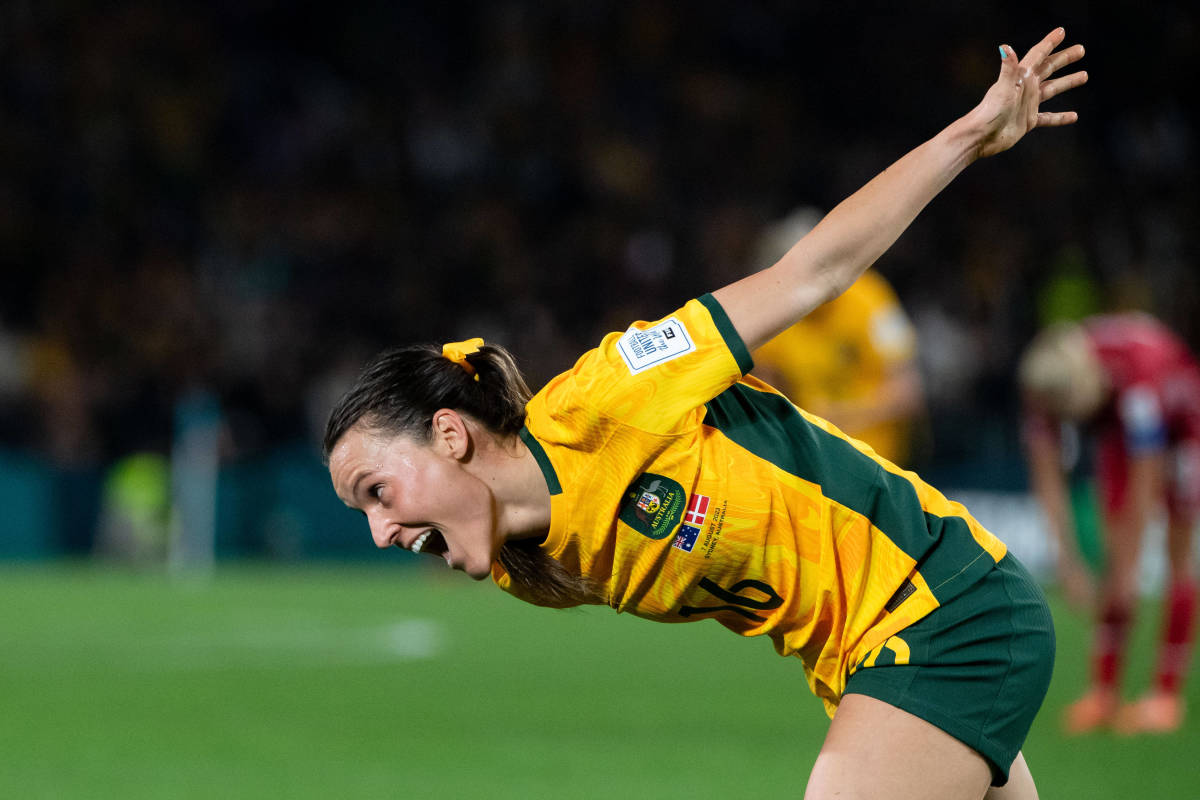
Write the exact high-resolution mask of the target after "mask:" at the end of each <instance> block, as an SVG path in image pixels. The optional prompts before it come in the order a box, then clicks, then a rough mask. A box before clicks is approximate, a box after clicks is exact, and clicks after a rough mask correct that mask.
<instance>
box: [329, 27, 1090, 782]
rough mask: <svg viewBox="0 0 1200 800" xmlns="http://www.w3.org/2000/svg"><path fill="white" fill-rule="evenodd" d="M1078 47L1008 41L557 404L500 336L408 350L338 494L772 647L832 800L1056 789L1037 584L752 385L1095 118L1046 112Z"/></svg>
mask: <svg viewBox="0 0 1200 800" xmlns="http://www.w3.org/2000/svg"><path fill="white" fill-rule="evenodd" d="M1064 35H1065V34H1064V32H1063V30H1062V29H1061V28H1060V29H1057V30H1055V31H1053V32H1052V33H1050V34H1049V35H1047V36H1046V38H1044V39H1043V40H1042V41H1041V42H1039V43H1038V44H1037V45H1035V46H1034V47H1033V48H1032V49H1031V50H1030V51H1029V52H1028V53H1027V54H1026V55H1025V57H1024V58H1022V59H1020V60H1018V57H1017V55H1016V53H1015V52H1014V51H1013V49H1012V48H1011V47H1008V46H1003V47H1001V48H1000V57H1001V62H1000V76H999V78H998V79H997V81H996V82H995V84H993V85H992V86H991V87H990V88H989V89H988V91H987V93H986V94H985V95H984V97H983V99H982V101H981V102H980V103H979V105H978V106H976V107H975V108H974V109H973V110H972V111H971V112H969V113H968V114H967V115H966V116H964V117H962V118H960V119H959V120H957V121H955V122H954V123H952V124H951V125H950V126H948V127H947V128H946V129H944V130H943V131H942V132H941V133H939V134H937V135H936V136H935V137H934V138H932V139H931V140H929V141H928V142H926V143H924V144H922V145H921V146H919V147H917V148H916V149H915V150H913V151H912V152H910V153H908V154H907V155H905V156H904V157H903V158H901V159H900V160H899V161H897V162H896V163H895V164H893V165H892V166H890V167H889V168H888V169H886V170H885V171H884V172H883V173H881V174H880V175H878V176H877V177H875V178H874V179H873V180H872V181H870V182H869V183H868V184H867V185H866V186H864V187H863V188H862V189H860V190H859V191H857V192H855V193H854V194H853V195H851V196H850V197H849V198H847V199H846V200H845V201H843V202H842V203H840V204H839V205H838V206H837V207H836V208H834V209H833V210H832V211H831V212H830V213H829V214H828V215H827V216H826V217H825V219H824V220H823V221H822V222H821V223H820V224H819V225H818V226H817V227H816V228H814V229H813V230H812V231H811V232H810V233H809V234H807V235H806V236H805V237H804V238H803V239H801V240H800V241H799V242H798V243H797V244H796V245H795V246H794V247H793V248H792V249H791V250H790V251H789V252H788V253H787V254H786V255H784V256H783V258H781V259H780V260H779V262H777V263H776V264H774V265H773V266H771V267H769V268H767V269H765V270H763V271H761V272H758V273H755V274H753V275H750V276H748V277H746V278H743V279H741V280H739V281H737V282H736V283H733V284H731V285H729V286H726V287H724V288H722V289H719V290H717V291H716V292H714V293H712V294H709V295H704V296H703V297H700V298H699V299H695V300H691V301H690V302H688V303H687V304H686V305H684V306H683V307H682V308H680V309H678V310H677V311H675V312H673V313H671V314H670V315H668V316H666V317H664V318H663V319H661V320H658V321H656V322H649V323H646V322H637V323H634V324H633V325H632V326H631V327H630V328H629V329H628V330H627V331H625V332H624V333H612V334H610V335H608V336H606V337H605V338H604V340H603V341H602V342H601V343H600V346H599V347H597V348H596V349H594V350H591V351H589V352H587V353H585V354H584V355H583V356H582V357H581V358H580V359H579V361H578V362H577V363H576V365H575V367H574V368H573V369H571V370H570V371H568V372H566V373H563V374H562V375H559V376H558V377H557V378H554V379H553V380H551V381H550V382H549V383H548V384H547V385H546V386H545V388H543V389H542V390H541V391H540V392H538V393H537V394H536V395H535V396H533V397H532V398H530V396H529V391H528V389H527V388H526V387H525V384H524V381H523V380H522V379H521V377H520V374H519V373H518V371H517V369H516V366H515V364H514V363H513V361H512V359H511V357H510V356H509V355H508V354H507V352H506V351H504V350H503V349H502V348H499V347H496V346H494V345H485V344H483V343H482V341H481V340H472V341H469V342H462V343H455V344H452V345H446V346H444V347H443V348H437V347H430V346H416V347H408V348H400V349H396V350H392V351H389V352H387V353H384V354H383V355H381V356H380V357H379V358H378V359H376V360H375V361H374V362H373V363H372V364H371V365H369V366H368V367H367V368H366V370H365V371H364V373H363V374H362V376H361V377H360V378H359V380H358V382H357V383H356V385H355V386H354V387H352V388H351V390H350V391H349V392H348V393H347V395H346V396H345V397H344V398H343V399H342V400H341V401H340V402H339V403H338V405H337V407H336V408H335V409H334V410H333V412H332V413H331V416H330V419H329V423H328V426H327V428H326V434H325V453H326V457H327V459H328V463H329V470H330V474H331V477H332V479H333V484H334V487H335V489H336V491H337V493H338V495H339V496H340V497H341V498H342V500H343V501H344V502H345V503H346V504H347V505H348V506H350V507H353V508H357V509H360V510H361V511H363V512H364V514H365V515H366V517H367V520H368V522H369V525H370V529H371V535H372V537H373V538H374V540H375V543H376V544H377V545H379V546H380V547H390V546H398V547H403V548H407V549H409V550H411V551H413V552H423V553H428V554H432V555H434V556H437V557H439V558H442V559H444V560H445V562H446V563H447V564H448V565H449V566H450V567H452V568H454V569H459V570H462V571H464V572H466V573H467V574H468V575H470V576H471V577H473V578H476V579H483V578H485V577H488V576H490V577H492V579H493V580H494V581H495V582H496V583H497V584H498V585H499V586H500V587H501V588H502V589H504V590H506V591H508V592H511V593H512V594H514V595H516V596H517V597H520V598H522V599H525V600H528V601H530V602H533V603H537V604H539V605H545V606H554V607H565V606H571V605H578V604H581V603H596V604H608V605H610V606H612V607H613V608H615V609H617V610H618V611H628V612H631V613H633V614H636V615H638V616H642V617H647V618H650V619H656V620H661V621H664V622H685V621H690V620H696V619H706V618H710V617H711V618H713V619H715V620H717V621H718V622H720V623H721V624H722V625H724V626H726V627H728V628H730V629H732V630H733V631H735V632H737V633H739V634H742V635H744V636H755V635H766V636H769V637H770V638H771V639H772V641H773V642H774V645H775V647H776V649H777V650H778V652H779V653H780V654H782V655H796V656H799V658H800V659H801V661H802V662H803V665H804V669H805V673H806V675H807V678H808V681H809V685H810V686H811V688H812V689H813V691H814V692H815V693H816V694H817V695H818V696H819V697H820V698H821V699H822V700H823V701H824V702H825V706H826V709H827V711H828V712H829V713H830V715H831V716H832V719H833V721H832V723H831V725H830V728H829V732H828V735H827V738H826V740H825V743H824V745H823V746H822V748H821V752H820V754H819V755H818V757H817V760H816V764H815V765H814V767H813V769H812V772H811V774H810V777H809V780H808V787H807V792H806V794H807V796H808V797H812V798H818V797H830V796H833V795H834V794H838V795H839V796H842V797H885V796H886V797H894V796H921V797H927V798H955V800H959V799H960V798H969V797H976V798H978V797H983V796H985V794H987V795H988V796H992V797H1022V798H1026V797H1036V794H1037V793H1036V789H1035V788H1034V784H1033V779H1032V777H1031V775H1030V773H1029V769H1028V767H1027V766H1026V764H1025V761H1024V759H1023V757H1022V756H1021V754H1020V748H1021V744H1022V742H1023V740H1024V737H1025V735H1026V733H1027V731H1028V729H1029V726H1030V724H1031V722H1032V719H1033V716H1034V714H1035V712H1036V710H1037V708H1038V706H1039V705H1040V703H1041V701H1042V699H1043V696H1044V694H1045V691H1046V687H1047V685H1048V683H1049V679H1050V671H1051V667H1052V662H1053V650H1054V634H1053V629H1052V624H1051V620H1050V615H1049V613H1048V611H1047V609H1046V606H1045V600H1044V598H1043V597H1042V595H1041V593H1040V590H1039V589H1038V587H1037V586H1036V585H1035V584H1034V583H1033V582H1032V580H1031V579H1030V578H1029V576H1028V574H1027V573H1026V572H1025V570H1024V569H1023V568H1022V567H1021V565H1020V564H1018V563H1017V562H1016V560H1015V559H1014V558H1013V557H1012V556H1010V555H1007V554H1006V550H1005V546H1004V544H1003V543H1002V542H1001V541H999V540H998V539H997V538H996V537H995V536H993V535H992V534H991V533H989V532H988V531H987V530H985V529H984V528H983V527H982V526H980V525H979V523H978V522H976V521H975V519H974V518H972V517H971V516H970V515H969V514H968V513H967V511H966V509H964V508H963V507H962V506H961V505H959V504H957V503H954V502H951V501H949V500H947V499H946V498H945V497H944V496H942V495H941V494H940V493H938V492H937V491H936V490H935V489H933V488H932V487H930V486H928V485H927V484H925V483H924V482H922V481H921V480H920V479H919V478H918V477H917V476H916V475H914V474H912V473H910V472H904V471H902V470H900V469H899V468H897V467H896V466H894V465H893V464H891V463H890V462H888V461H885V460H884V459H882V458H879V457H877V456H876V455H875V454H874V453H873V451H871V450H870V448H869V447H867V446H866V445H863V444H861V443H859V442H857V441H855V440H853V439H850V438H849V437H847V436H845V435H844V434H842V433H841V432H840V431H839V430H837V429H836V428H834V427H833V426H832V425H830V424H829V423H827V422H825V421H823V420H821V419H819V418H817V417H814V416H812V415H811V414H808V413H806V412H804V411H802V410H800V409H797V408H796V407H795V406H793V405H792V404H791V403H789V402H788V401H787V400H786V399H785V398H784V397H783V396H782V395H780V394H779V393H778V392H776V391H775V390H773V389H772V388H771V387H769V386H767V385H766V384H764V383H761V382H759V381H757V380H755V379H753V378H747V377H743V376H745V375H746V373H747V372H749V371H750V368H751V366H752V365H751V361H750V356H749V352H750V350H752V349H754V348H756V347H758V346H759V345H761V344H763V343H764V342H766V341H767V340H768V339H770V338H771V337H773V336H775V335H776V334H777V333H779V332H780V331H782V330H783V329H784V328H786V327H787V326H788V325H790V324H792V323H794V322H795V321H796V320H798V319H800V318H801V317H803V316H804V315H806V314H807V313H808V312H809V311H811V310H812V309H814V308H816V307H817V306H819V305H820V304H821V303H823V302H825V301H826V300H829V299H831V298H833V297H835V296H837V294H838V293H839V292H840V291H842V290H843V289H844V288H845V287H847V286H849V285H850V284H851V283H852V282H853V281H854V280H855V279H856V278H857V277H858V276H859V275H860V274H861V273H862V272H863V271H864V270H865V269H866V268H867V267H869V266H870V265H871V263H872V262H874V261H875V259H877V258H878V257H879V256H880V255H881V254H882V253H883V252H884V251H885V250H886V249H887V248H888V247H889V246H890V245H891V243H892V242H893V241H895V239H896V238H897V237H898V236H899V235H900V233H901V232H902V231H903V230H904V229H905V228H906V227H907V226H908V225H909V223H910V222H911V221H912V220H913V218H914V217H915V216H916V215H917V213H918V212H919V211H920V210H921V209H922V208H923V207H924V206H925V205H926V204H927V203H928V202H929V201H930V200H931V199H932V198H933V197H934V196H935V195H936V194H938V192H940V191H941V190H942V188H944V187H945V186H946V185H947V184H948V183H949V182H950V181H951V179H953V178H954V177H955V176H956V175H957V174H958V173H959V172H960V171H961V170H962V169H964V168H965V167H966V166H967V165H968V164H970V163H971V162H973V161H974V160H975V159H977V158H981V157H984V156H990V155H993V154H995V153H999V152H1001V151H1003V150H1006V149H1008V148H1009V147H1012V146H1013V145H1014V144H1015V143H1016V142H1017V141H1018V140H1019V139H1020V138H1021V137H1022V136H1024V135H1025V134H1026V133H1028V132H1029V131H1030V130H1032V129H1033V128H1036V127H1048V126H1057V125H1067V124H1070V123H1073V122H1075V120H1076V114H1075V113H1074V112H1070V111H1065V112H1049V111H1042V110H1040V106H1041V103H1042V102H1043V101H1044V100H1046V99H1048V98H1050V97H1053V96H1055V95H1057V94H1059V93H1061V92H1063V91H1066V90H1068V89H1071V88H1074V87H1077V86H1080V85H1081V84H1083V83H1084V82H1085V81H1086V80H1087V76H1086V73H1083V72H1076V73H1074V74H1070V75H1066V76H1063V77H1057V78H1052V76H1053V75H1055V74H1056V73H1057V72H1058V71H1059V70H1060V69H1062V68H1063V67H1065V66H1066V65H1068V64H1071V63H1073V62H1075V61H1077V60H1079V59H1080V58H1081V57H1082V56H1083V47H1082V46H1080V45H1075V46H1073V47H1069V48H1066V49H1061V50H1056V48H1058V46H1059V45H1060V44H1061V43H1062V41H1063V38H1064ZM989 787H993V788H989ZM1000 787H1003V788H1000ZM989 793H990V794H989Z"/></svg>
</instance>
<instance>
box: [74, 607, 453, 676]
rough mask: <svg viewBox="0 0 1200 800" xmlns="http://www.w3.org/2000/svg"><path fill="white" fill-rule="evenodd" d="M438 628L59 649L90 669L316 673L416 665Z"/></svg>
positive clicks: (280, 632)
mask: <svg viewBox="0 0 1200 800" xmlns="http://www.w3.org/2000/svg"><path fill="white" fill-rule="evenodd" d="M445 644H446V632H445V629H444V627H443V626H442V625H441V624H440V623H438V622H436V621H434V620H430V619H405V620H398V621H394V622H388V623H384V624H375V625H370V626H356V627H345V626H338V625H333V624H330V623H327V622H321V623H317V622H312V621H309V622H305V623H299V622H293V623H291V624H290V625H288V626H286V627H285V626H279V625H275V626H262V627H240V628H236V629H234V628H231V629H230V630H226V631H204V632H180V633H177V634H171V635H168V636H146V637H138V636H135V635H126V636H122V637H111V636H110V637H106V638H105V639H103V640H92V641H86V642H82V641H78V640H76V641H75V642H73V643H64V644H62V645H59V646H58V647H55V648H53V649H55V650H58V651H59V652H58V656H59V657H60V658H61V657H63V656H65V655H66V653H64V652H63V651H64V650H71V651H74V653H72V654H71V655H72V656H75V657H82V658H83V659H85V660H87V661H90V662H91V663H93V664H94V665H98V666H103V667H108V668H112V669H116V670H121V671H129V672H158V671H162V670H181V671H188V670H219V669H228V668H246V667H250V668H254V667H259V668H277V667H283V666H288V667H321V666H338V665H356V664H379V663H389V662H402V661H422V660H427V659H433V658H436V657H437V656H438V655H439V654H440V653H442V652H443V651H444V650H445Z"/></svg>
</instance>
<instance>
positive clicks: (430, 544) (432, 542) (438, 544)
mask: <svg viewBox="0 0 1200 800" xmlns="http://www.w3.org/2000/svg"><path fill="white" fill-rule="evenodd" d="M408 549H409V550H411V551H412V552H414V553H428V554H429V555H431V556H436V557H438V558H442V559H444V560H445V561H446V563H447V564H449V563H450V560H449V558H448V556H449V554H450V548H449V546H448V545H447V544H446V537H445V536H443V535H442V532H441V531H439V530H438V529H437V528H430V529H429V530H427V531H425V532H424V533H422V534H421V535H420V536H418V537H417V538H416V539H415V540H413V543H412V546H411V547H410V548H408Z"/></svg>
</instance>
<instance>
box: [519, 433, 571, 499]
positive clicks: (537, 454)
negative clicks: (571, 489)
mask: <svg viewBox="0 0 1200 800" xmlns="http://www.w3.org/2000/svg"><path fill="white" fill-rule="evenodd" d="M517 435H518V436H520V437H521V441H522V442H524V443H525V446H526V447H528V448H529V452H530V453H533V459H534V461H536V462H537V464H538V466H539V467H541V469H542V475H543V476H544V477H545V478H546V488H547V489H549V490H550V494H552V495H554V494H562V484H560V483H559V482H558V473H557V472H555V471H554V465H553V464H551V463H550V456H548V455H546V448H544V447H542V443H541V442H539V441H538V440H537V439H535V438H533V434H532V433H530V432H529V428H526V427H525V426H521V430H520V431H518V432H517Z"/></svg>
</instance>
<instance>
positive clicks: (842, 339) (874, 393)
mask: <svg viewBox="0 0 1200 800" xmlns="http://www.w3.org/2000/svg"><path fill="white" fill-rule="evenodd" d="M820 218H821V215H820V212H819V211H817V209H815V208H811V207H801V208H797V209H796V210H794V211H793V212H792V213H790V214H788V216H787V217H785V218H784V219H782V220H779V221H778V222H775V223H773V224H771V225H769V226H767V228H766V229H765V230H764V231H763V233H762V234H761V235H760V237H759V242H758V246H757V248H756V253H755V257H754V263H755V264H757V265H763V264H773V263H775V261H776V260H778V259H779V257H780V256H782V255H783V254H784V253H786V252H787V250H788V248H790V247H791V246H792V244H793V243H794V242H796V241H798V240H799V239H800V238H801V237H803V236H804V235H805V234H807V233H808V231H810V230H812V228H814V227H815V226H816V224H817V223H818V222H819V221H820ZM753 355H754V374H755V375H756V376H758V377H760V378H762V379H763V380H764V381H766V382H767V383H769V384H771V385H772V386H774V387H775V388H777V389H779V390H780V391H781V392H783V393H784V394H785V395H787V396H788V398H789V399H790V400H791V401H792V402H793V403H795V404H796V405H798V406H800V407H801V408H803V409H804V410H806V411H810V412H812V413H813V414H816V415H817V416H819V417H822V418H824V419H827V420H829V421H830V422H832V423H833V424H834V425H836V426H838V428H840V429H841V430H842V431H844V432H845V433H847V434H849V435H850V436H853V437H855V438H856V439H861V440H862V441H864V442H866V443H867V444H869V445H871V447H872V448H873V449H874V450H875V452H876V453H878V454H879V455H881V456H883V457H884V458H886V459H888V460H889V461H892V462H894V463H896V464H900V465H902V466H908V465H910V463H911V459H912V445H913V433H914V430H913V429H914V423H915V421H916V420H917V418H918V417H919V416H920V415H921V413H922V411H923V409H924V391H923V389H922V385H921V373H920V369H919V368H918V365H917V336H916V330H915V329H914V328H913V325H912V322H911V321H909V318H908V315H907V314H906V313H905V312H904V308H903V306H901V305H900V299H899V298H898V297H897V296H896V292H895V291H894V290H893V289H892V287H891V285H890V284H889V283H888V282H887V281H886V280H885V279H884V278H883V276H882V275H880V274H879V273H878V272H875V271H874V270H868V271H867V272H865V273H863V275H862V277H860V278H859V279H858V280H857V281H855V282H854V283H853V284H852V285H851V286H850V288H849V289H847V290H846V291H845V292H843V293H842V294H841V295H840V296H838V297H837V298H835V299H833V300H831V301H829V302H828V303H826V304H825V305H823V306H821V307H819V308H817V309H815V310H814V311H813V312H812V313H811V314H809V315H808V316H807V317H805V318H804V319H802V320H800V321H799V322H797V323H796V324H795V325H792V326H791V327H790V328H788V329H787V330H785V331H784V332H783V333H781V334H779V335H778V336H776V337H775V338H774V339H772V340H771V341H769V342H767V343H766V344H765V345H763V346H762V347H760V348H759V349H758V350H756V351H755V352H754V354H753Z"/></svg>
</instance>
